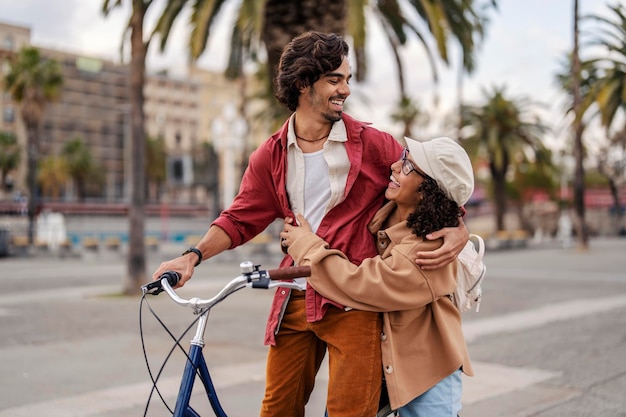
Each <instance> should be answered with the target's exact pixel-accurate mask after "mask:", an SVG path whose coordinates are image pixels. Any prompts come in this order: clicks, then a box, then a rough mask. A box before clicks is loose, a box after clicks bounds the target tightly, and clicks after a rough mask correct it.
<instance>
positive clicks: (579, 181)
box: [572, 0, 589, 250]
mask: <svg viewBox="0 0 626 417" xmlns="http://www.w3.org/2000/svg"><path fill="white" fill-rule="evenodd" d="M578 23H579V18H578V0H574V31H573V34H574V49H573V51H572V96H573V99H574V100H573V105H572V108H573V112H574V123H573V126H572V128H573V129H574V160H575V164H576V165H575V168H574V212H575V213H576V221H575V222H574V227H575V230H576V236H577V238H578V247H579V249H581V250H587V249H588V247H589V237H588V233H587V226H586V224H585V167H584V165H583V159H584V155H583V151H584V149H583V130H584V125H583V120H582V119H583V105H582V98H581V95H580V78H581V75H580V74H581V69H580V68H581V64H580V56H579V54H578V34H579V29H578Z"/></svg>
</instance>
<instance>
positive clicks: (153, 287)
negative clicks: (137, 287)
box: [141, 271, 180, 295]
mask: <svg viewBox="0 0 626 417" xmlns="http://www.w3.org/2000/svg"><path fill="white" fill-rule="evenodd" d="M163 278H167V282H168V283H169V284H170V286H172V287H175V286H176V284H178V281H180V274H179V273H178V272H175V271H165V272H163V274H161V276H160V277H159V279H158V280H156V281H152V282H150V283H148V284H146V285H144V286H142V287H141V290H142V291H143V292H144V293H148V294H153V295H157V294H159V293H161V292H163V286H162V285H161V280H162V279H163Z"/></svg>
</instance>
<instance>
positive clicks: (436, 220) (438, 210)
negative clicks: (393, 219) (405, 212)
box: [407, 176, 462, 238]
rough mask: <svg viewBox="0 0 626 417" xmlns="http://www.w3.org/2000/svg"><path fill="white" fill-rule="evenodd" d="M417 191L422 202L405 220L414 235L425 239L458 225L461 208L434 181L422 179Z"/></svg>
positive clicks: (428, 178)
mask: <svg viewBox="0 0 626 417" xmlns="http://www.w3.org/2000/svg"><path fill="white" fill-rule="evenodd" d="M417 191H418V192H420V191H421V192H422V201H421V202H420V203H419V205H418V206H417V209H416V210H415V212H413V213H411V214H410V215H409V218H408V219H407V226H408V227H410V228H411V229H413V233H414V234H415V235H417V236H420V237H422V238H425V237H426V235H427V234H429V233H432V232H434V231H436V230H441V229H443V228H444V227H457V226H458V225H459V216H461V215H462V211H461V208H460V207H459V206H458V204H457V203H456V202H454V201H452V200H450V199H449V198H448V196H447V195H446V194H445V192H444V191H443V190H442V189H441V188H439V186H438V185H437V182H436V181H435V180H434V179H432V178H430V177H428V176H426V177H424V181H422V184H421V185H420V186H419V188H418V189H417Z"/></svg>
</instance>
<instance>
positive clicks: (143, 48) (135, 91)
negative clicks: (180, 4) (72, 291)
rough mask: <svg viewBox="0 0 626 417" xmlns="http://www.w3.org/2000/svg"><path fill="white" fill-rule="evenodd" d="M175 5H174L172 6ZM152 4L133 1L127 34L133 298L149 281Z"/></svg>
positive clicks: (127, 286) (129, 286) (128, 288)
mask: <svg viewBox="0 0 626 417" xmlns="http://www.w3.org/2000/svg"><path fill="white" fill-rule="evenodd" d="M170 3H171V2H170ZM121 4H122V0H114V1H109V0H104V2H103V3H102V11H103V13H104V14H105V15H107V14H108V13H109V12H110V11H111V10H112V9H113V8H115V7H118V6H121ZM151 4H152V1H149V0H132V13H131V16H130V20H129V22H128V26H127V28H126V31H127V32H130V48H131V52H130V86H129V88H130V117H131V146H130V148H131V163H132V165H131V166H132V167H133V169H132V172H131V173H130V179H131V187H130V188H131V202H130V205H129V207H128V218H129V233H128V235H129V236H128V255H127V256H128V258H127V275H126V278H125V280H124V284H123V288H122V291H123V292H124V294H127V295H132V294H137V293H139V290H140V286H141V284H142V283H145V282H146V281H147V275H146V246H145V243H144V234H145V217H146V214H145V205H146V193H145V187H146V184H145V146H146V145H145V131H144V122H145V113H144V108H143V104H144V93H143V87H144V84H145V73H146V53H147V51H148V46H149V41H144V37H143V23H144V18H145V16H146V12H147V10H148V8H149V7H150V5H151Z"/></svg>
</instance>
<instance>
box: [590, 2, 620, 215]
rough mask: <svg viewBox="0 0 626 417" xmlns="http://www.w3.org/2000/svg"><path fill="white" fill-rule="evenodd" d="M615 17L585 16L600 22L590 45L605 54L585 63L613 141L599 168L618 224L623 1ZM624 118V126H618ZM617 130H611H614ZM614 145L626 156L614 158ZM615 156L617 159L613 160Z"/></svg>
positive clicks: (601, 115)
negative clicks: (606, 181)
mask: <svg viewBox="0 0 626 417" xmlns="http://www.w3.org/2000/svg"><path fill="white" fill-rule="evenodd" d="M609 9H610V10H611V11H612V12H613V15H612V18H607V17H603V16H597V15H591V16H587V17H586V18H585V19H586V20H588V21H593V22H595V23H597V24H598V25H599V27H598V28H597V30H594V31H592V32H591V33H593V37H591V39H590V42H589V44H590V46H596V47H598V48H600V49H601V50H602V51H603V53H602V54H601V55H600V56H599V57H598V58H593V59H590V60H588V61H585V62H584V63H583V65H589V66H591V67H592V68H593V71H594V75H595V77H594V79H593V80H592V81H593V82H592V88H591V91H590V93H589V96H590V97H591V99H592V100H595V103H596V104H597V107H598V111H599V114H600V121H601V124H602V126H604V128H605V129H606V134H607V137H608V138H609V144H608V146H607V147H606V148H605V149H602V151H601V154H600V156H599V161H598V162H599V171H600V173H602V174H603V175H604V176H606V178H607V180H608V181H609V186H610V188H611V194H612V195H613V201H614V207H615V210H616V223H618V224H619V222H620V220H621V213H622V211H621V204H620V197H619V193H618V188H617V186H616V184H615V177H616V176H619V175H623V173H624V170H625V168H624V160H623V155H624V149H626V122H623V119H624V116H625V115H626V95H625V94H624V91H626V7H624V6H623V5H621V4H618V5H615V6H611V7H609ZM618 121H622V123H623V125H622V126H619V127H615V126H614V125H615V123H616V122H618ZM612 131H613V132H614V133H611V132H612ZM611 148H614V149H621V155H622V157H621V158H620V157H618V158H611V154H612V152H611V151H610V149H611ZM612 159H616V160H615V161H612Z"/></svg>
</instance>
